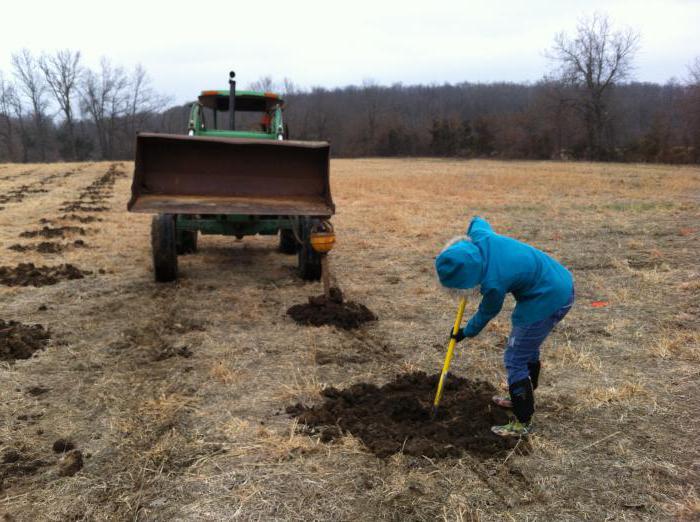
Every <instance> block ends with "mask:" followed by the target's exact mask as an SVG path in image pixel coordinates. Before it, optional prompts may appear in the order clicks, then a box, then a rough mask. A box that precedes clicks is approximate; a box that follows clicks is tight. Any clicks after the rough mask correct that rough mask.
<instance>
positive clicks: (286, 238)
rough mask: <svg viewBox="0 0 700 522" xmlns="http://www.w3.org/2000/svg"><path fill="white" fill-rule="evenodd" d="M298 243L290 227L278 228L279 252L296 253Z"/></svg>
mask: <svg viewBox="0 0 700 522" xmlns="http://www.w3.org/2000/svg"><path fill="white" fill-rule="evenodd" d="M298 247H299V245H298V244H297V239H296V238H295V237H294V232H293V231H292V230H290V229H287V228H283V229H282V230H280V247H279V249H280V252H282V253H283V254H296V253H297V249H298Z"/></svg>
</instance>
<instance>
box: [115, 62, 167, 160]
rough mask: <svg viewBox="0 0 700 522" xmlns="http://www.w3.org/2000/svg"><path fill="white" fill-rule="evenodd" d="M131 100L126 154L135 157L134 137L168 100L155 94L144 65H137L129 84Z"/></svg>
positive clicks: (128, 104) (128, 106)
mask: <svg viewBox="0 0 700 522" xmlns="http://www.w3.org/2000/svg"><path fill="white" fill-rule="evenodd" d="M128 89H129V98H128V101H127V108H126V134H127V135H126V141H125V144H126V149H127V150H126V154H127V155H128V156H133V153H134V136H135V135H136V133H137V132H138V131H139V130H141V129H143V128H144V126H145V125H146V123H147V121H148V119H149V117H151V116H152V115H153V114H155V113H157V112H160V111H162V110H163V109H164V108H165V106H166V104H167V103H168V99H167V98H166V97H164V96H161V95H159V94H157V93H156V92H155V90H154V89H153V87H152V86H151V80H150V78H149V77H148V74H147V73H146V70H145V69H144V68H143V66H142V65H140V64H139V65H137V66H136V67H135V68H134V70H133V72H132V73H131V76H130V77H129V82H128Z"/></svg>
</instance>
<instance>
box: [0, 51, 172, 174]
mask: <svg viewBox="0 0 700 522" xmlns="http://www.w3.org/2000/svg"><path fill="white" fill-rule="evenodd" d="M81 58H82V57H81V53H80V51H72V50H68V49H65V50H59V51H56V52H55V53H53V54H46V53H45V54H41V55H38V56H37V55H34V54H32V53H31V52H30V51H29V50H27V49H22V50H20V51H19V52H17V53H14V54H12V68H11V71H10V73H9V74H5V73H3V71H0V161H11V162H25V163H26V162H38V161H40V162H46V161H58V160H65V161H83V160H88V159H105V160H109V159H123V158H131V157H133V154H134V135H135V134H136V132H138V131H140V130H145V129H148V128H149V127H153V126H155V125H157V124H156V122H155V121H154V120H153V118H154V116H156V115H158V114H159V113H160V112H161V111H163V110H164V108H165V107H166V105H167V99H166V98H165V97H163V96H161V95H159V94H158V93H156V92H155V90H154V89H153V87H152V86H151V82H150V79H149V77H148V75H147V73H146V70H145V69H144V68H143V67H142V66H140V65H137V66H136V67H134V68H133V69H131V70H126V69H125V68H124V67H121V66H118V65H114V64H113V63H112V62H111V61H110V60H109V59H107V58H103V59H102V60H101V62H100V65H99V67H98V68H96V69H91V68H88V67H85V66H84V65H83V64H82V60H81Z"/></svg>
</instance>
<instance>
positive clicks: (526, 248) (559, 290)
mask: <svg viewBox="0 0 700 522" xmlns="http://www.w3.org/2000/svg"><path fill="white" fill-rule="evenodd" d="M467 234H468V235H469V237H470V238H471V241H458V242H457V243H455V244H454V245H451V246H450V247H448V248H447V249H445V250H444V251H443V252H442V253H441V254H440V255H439V256H438V257H437V259H436V260H435V269H436V270H437V273H438V277H439V278H440V282H441V283H442V284H443V285H444V286H446V287H448V288H465V289H466V288H474V287H475V286H477V285H481V295H482V296H483V298H482V300H481V304H480V305H479V309H478V310H477V312H476V313H475V314H474V316H473V317H472V318H471V319H470V320H469V322H468V323H467V325H466V326H465V327H464V334H465V335H466V336H467V337H474V336H475V335H477V334H478V333H479V332H480V331H481V330H482V329H483V328H484V326H486V324H487V323H488V322H489V321H490V320H491V319H493V318H494V317H495V316H496V315H497V314H498V312H500V311H501V308H502V307H503V300H504V299H505V297H506V294H507V293H509V292H510V293H512V294H513V297H515V300H516V302H517V304H516V306H515V310H514V311H513V315H512V317H511V320H512V322H513V324H514V325H515V326H525V325H528V324H531V323H534V322H537V321H541V320H542V319H545V318H546V317H549V316H550V315H552V314H553V313H554V312H556V311H557V310H559V309H560V308H561V307H562V306H564V305H566V303H567V302H568V300H569V298H570V297H571V292H572V291H573V286H574V281H573V277H572V276H571V273H570V272H569V271H568V270H567V269H566V268H564V267H563V266H562V265H561V264H559V263H558V262H557V261H555V260H554V259H552V258H551V257H549V256H548V255H547V254H545V253H544V252H541V251H540V250H537V249H536V248H534V247H531V246H530V245H526V244H525V243H522V242H520V241H517V240H515V239H512V238H509V237H506V236H501V235H499V234H496V233H495V232H494V231H493V229H492V228H491V225H489V224H488V223H487V222H486V220H484V219H482V218H480V217H475V218H474V219H472V222H471V223H470V225H469V229H468V230H467Z"/></svg>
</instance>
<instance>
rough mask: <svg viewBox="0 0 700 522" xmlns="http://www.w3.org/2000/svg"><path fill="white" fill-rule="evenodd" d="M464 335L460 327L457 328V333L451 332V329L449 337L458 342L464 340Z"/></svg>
mask: <svg viewBox="0 0 700 522" xmlns="http://www.w3.org/2000/svg"><path fill="white" fill-rule="evenodd" d="M465 337H466V335H464V330H463V329H462V328H460V329H459V330H457V333H452V330H450V339H454V340H455V341H456V342H460V341H462V340H464V338H465Z"/></svg>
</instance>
